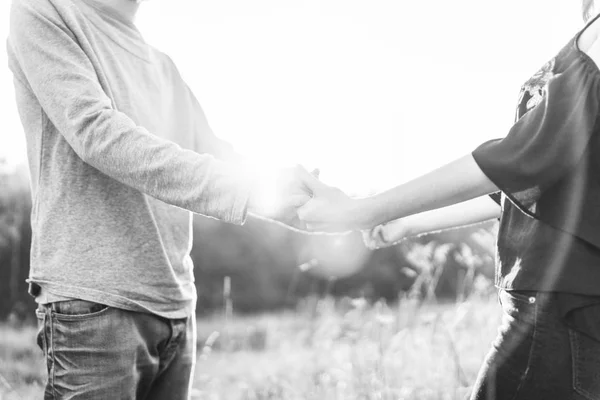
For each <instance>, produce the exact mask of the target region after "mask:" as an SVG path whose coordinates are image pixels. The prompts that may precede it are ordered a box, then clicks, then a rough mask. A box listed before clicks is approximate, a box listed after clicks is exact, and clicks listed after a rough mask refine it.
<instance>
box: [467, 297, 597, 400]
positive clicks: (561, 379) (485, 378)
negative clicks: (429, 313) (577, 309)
mask: <svg viewBox="0 0 600 400" xmlns="http://www.w3.org/2000/svg"><path fill="white" fill-rule="evenodd" d="M500 303H501V304H502V309H503V312H504V315H503V319H502V324H501V326H500V328H499V332H498V336H497V338H496V340H495V341H494V343H493V347H492V350H491V351H490V353H489V354H488V356H487V358H486V360H485V362H484V365H483V367H482V369H481V371H480V373H479V377H478V378H477V382H476V384H475V388H474V390H473V393H472V397H471V400H525V399H527V400H538V399H539V400H542V399H543V400H554V399H556V400H600V342H598V341H597V340H594V339H592V338H591V337H588V336H587V335H585V334H582V333H579V332H578V331H575V330H573V329H570V328H569V327H568V326H567V325H566V324H565V322H564V319H563V317H562V315H561V313H560V310H559V307H558V306H557V304H556V299H555V297H554V296H553V294H552V293H542V292H515V291H511V292H507V291H504V290H501V291H500ZM598 320H599V323H600V315H599V316H598Z"/></svg>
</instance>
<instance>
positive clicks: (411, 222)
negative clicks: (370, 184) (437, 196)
mask: <svg viewBox="0 0 600 400" xmlns="http://www.w3.org/2000/svg"><path fill="white" fill-rule="evenodd" d="M501 211H502V210H501V208H500V206H499V205H498V204H497V203H496V202H495V201H494V200H492V199H491V198H489V197H488V196H483V197H478V198H475V199H472V200H468V201H465V202H462V203H459V204H455V205H451V206H448V207H444V208H440V209H437V210H432V211H426V212H423V213H420V214H415V215H409V216H408V217H405V218H402V220H401V223H402V226H403V230H404V235H405V236H406V237H410V236H418V235H421V234H424V233H430V232H436V231H443V230H445V229H452V228H459V227H462V226H467V225H472V224H476V223H479V222H484V221H489V220H492V219H497V218H500V214H501Z"/></svg>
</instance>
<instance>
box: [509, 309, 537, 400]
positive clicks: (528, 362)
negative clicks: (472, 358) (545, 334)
mask: <svg viewBox="0 0 600 400" xmlns="http://www.w3.org/2000/svg"><path fill="white" fill-rule="evenodd" d="M537 319H538V302H536V303H535V304H534V306H533V332H532V335H531V348H530V349H529V356H528V357H527V367H526V368H525V372H524V373H523V377H522V378H521V381H520V382H519V386H517V390H516V391H515V395H514V396H513V397H512V400H516V399H517V396H518V395H519V393H520V392H521V388H522V387H523V385H524V384H525V382H526V381H527V380H528V379H529V371H531V360H532V359H533V351H534V350H535V339H536V336H537V335H536V334H537V322H538V321H537Z"/></svg>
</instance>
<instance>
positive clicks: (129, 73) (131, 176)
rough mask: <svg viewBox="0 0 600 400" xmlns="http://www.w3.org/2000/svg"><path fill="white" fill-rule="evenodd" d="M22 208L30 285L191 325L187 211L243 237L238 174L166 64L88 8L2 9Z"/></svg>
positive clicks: (21, 3)
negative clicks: (23, 188)
mask: <svg viewBox="0 0 600 400" xmlns="http://www.w3.org/2000/svg"><path fill="white" fill-rule="evenodd" d="M8 57H9V67H10V69H11V70H12V72H13V74H14V84H15V89H16V98H17V103H18V109H19V112H20V115H21V121H22V123H23V127H24V131H25V134H26V138H27V151H28V159H29V165H30V171H31V186H32V196H33V210H32V229H33V239H32V249H31V272H30V281H31V282H34V283H36V284H39V285H41V286H42V287H43V288H44V290H45V291H47V292H49V293H52V294H53V295H56V296H65V297H73V298H79V299H83V300H89V301H94V302H99V303H103V304H107V305H109V306H114V307H119V308H124V309H129V310H136V311H146V312H151V313H155V314H157V315H160V316H164V317H167V318H181V317H186V316H188V315H190V313H191V312H192V311H193V309H194V306H195V300H196V293H195V287H194V283H193V282H194V278H193V265H192V260H191V258H190V249H191V246H192V230H191V227H192V214H191V213H190V211H192V212H195V213H199V214H204V215H207V216H210V217H214V218H218V219H221V220H223V221H226V222H230V223H235V224H241V223H243V221H244V220H245V217H246V206H247V201H248V196H249V190H250V182H249V179H248V177H247V175H246V172H245V171H244V170H243V169H242V168H240V167H239V166H238V165H237V164H234V163H225V162H223V161H220V160H217V159H215V158H214V157H213V156H211V155H208V154H219V153H220V154H224V155H227V154H233V152H232V151H231V148H230V147H229V146H228V145H227V144H225V143H224V142H222V141H220V140H218V139H217V138H216V137H215V136H214V134H213V133H212V132H211V130H210V128H209V126H208V124H207V121H206V118H205V116H204V113H203V112H202V109H201V108H200V106H199V104H198V102H197V101H196V100H195V98H194V96H193V95H192V93H191V92H190V90H189V89H188V87H187V86H186V85H185V83H184V82H183V80H182V79H181V77H180V75H179V73H178V72H177V69H176V68H175V66H174V64H173V62H172V61H171V60H170V59H169V58H168V57H167V56H166V55H165V54H163V53H161V52H159V51H157V50H156V49H154V48H152V47H150V46H149V45H148V44H146V43H145V42H144V40H143V38H142V36H141V35H140V33H139V31H138V30H137V29H136V28H135V26H134V25H132V24H131V23H129V22H128V21H126V20H123V19H121V18H120V17H119V16H118V15H116V14H114V13H112V12H111V11H110V10H109V9H105V8H102V7H99V6H98V5H97V3H95V2H91V1H88V2H86V0H13V5H12V9H11V15H10V34H9V39H8Z"/></svg>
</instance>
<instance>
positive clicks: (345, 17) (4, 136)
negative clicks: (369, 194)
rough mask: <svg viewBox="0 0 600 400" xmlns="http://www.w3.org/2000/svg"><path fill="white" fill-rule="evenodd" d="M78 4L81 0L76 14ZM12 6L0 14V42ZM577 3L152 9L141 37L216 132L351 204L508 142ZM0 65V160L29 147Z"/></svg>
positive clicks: (333, 2) (180, 2)
mask: <svg viewBox="0 0 600 400" xmlns="http://www.w3.org/2000/svg"><path fill="white" fill-rule="evenodd" d="M74 1H77V0H74ZM9 3H10V1H8V0H7V1H0V36H2V37H6V35H7V33H8V10H9ZM579 8H580V6H579V2H577V1H573V0H504V1H495V2H492V1H481V0H453V1H448V0H428V1H419V0H412V1H405V0H402V1H398V0H369V1H366V0H360V1H359V0H301V1H299V0H253V1H248V0H218V1H208V0H194V1H189V0H168V1H167V0H151V1H148V2H147V3H144V4H143V5H142V10H141V13H140V17H139V20H138V25H139V28H140V30H141V31H142V33H143V34H144V36H145V38H146V40H147V41H148V42H149V43H151V44H153V45H154V46H155V47H157V48H159V49H161V50H163V51H165V52H166V53H167V54H169V55H170V56H171V58H173V60H174V61H175V63H176V64H177V65H178V66H179V69H180V71H181V73H182V75H183V77H184V79H185V80H186V81H187V82H188V84H189V85H190V86H191V88H192V89H193V91H194V92H195V94H196V96H197V97H198V99H199V101H200V103H201V104H202V106H203V107H204V110H205V112H206V114H207V116H208V119H209V122H210V124H211V126H212V128H213V130H214V131H215V132H216V133H217V135H219V136H220V137H222V138H224V139H227V140H229V141H230V142H232V143H233V144H234V145H235V147H236V148H237V149H238V150H239V151H241V152H242V153H245V154H248V155H250V156H252V157H254V158H256V159H260V160H263V161H264V162H269V163H273V164H276V165H281V164H290V163H293V162H299V163H302V164H305V165H306V166H307V167H319V168H320V169H321V171H322V172H321V177H322V179H323V180H325V181H326V182H328V183H331V184H335V185H338V186H340V187H341V188H342V189H344V190H348V191H351V192H354V193H365V192H366V191H368V190H380V189H385V188H387V187H390V186H393V185H395V184H398V183H401V182H403V181H406V180H407V179H410V178H412V177H415V176H417V175H418V174H421V173H424V172H427V171H429V170H431V169H434V168H435V167H437V166H440V165H442V164H443V163H445V162H448V161H451V160H452V159H454V158H457V157H459V156H462V155H463V154H466V153H467V152H469V151H471V150H472V149H473V148H474V147H475V146H477V145H478V144H479V143H481V142H483V141H485V140H488V139H491V138H496V137H502V136H504V135H505V134H506V133H507V130H508V129H509V128H510V126H511V125H512V122H513V117H514V108H515V105H516V101H517V95H518V90H519V86H520V84H521V83H523V81H525V80H526V79H527V78H528V77H529V76H530V75H532V74H533V73H534V72H535V71H536V70H537V69H538V68H539V67H541V66H542V65H543V64H544V63H545V62H546V61H547V60H548V59H549V58H551V57H552V56H553V55H554V54H555V53H556V52H557V51H558V50H559V49H560V47H562V46H563V45H564V44H565V43H566V42H567V41H568V40H569V39H570V37H571V36H572V35H573V34H574V33H575V32H576V30H577V29H579V28H580V26H581V19H580V15H579ZM6 64H7V63H6V54H5V51H4V49H2V51H0V107H1V109H2V114H1V116H2V122H3V128H2V129H0V157H2V156H6V157H8V158H9V160H10V161H11V162H23V161H24V160H25V159H26V157H25V143H24V137H23V134H22V129H21V125H20V122H19V118H18V114H17V112H16V108H15V106H14V92H13V88H12V81H11V79H12V78H11V74H10V72H9V71H8V69H7V68H6Z"/></svg>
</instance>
